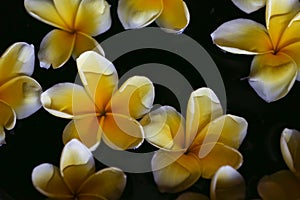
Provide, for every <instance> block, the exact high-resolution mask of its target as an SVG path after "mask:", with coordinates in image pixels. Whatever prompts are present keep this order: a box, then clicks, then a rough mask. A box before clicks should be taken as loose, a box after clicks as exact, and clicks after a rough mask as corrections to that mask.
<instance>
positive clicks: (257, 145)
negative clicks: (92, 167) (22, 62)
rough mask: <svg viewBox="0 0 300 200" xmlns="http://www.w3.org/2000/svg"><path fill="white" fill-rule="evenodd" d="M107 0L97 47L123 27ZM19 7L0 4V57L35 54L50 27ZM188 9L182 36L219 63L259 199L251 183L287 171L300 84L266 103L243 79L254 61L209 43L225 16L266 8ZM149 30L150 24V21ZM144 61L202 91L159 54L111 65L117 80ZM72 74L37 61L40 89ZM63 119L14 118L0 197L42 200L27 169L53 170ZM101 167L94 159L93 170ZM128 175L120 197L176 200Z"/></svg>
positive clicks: (162, 93) (179, 64) (137, 54)
mask: <svg viewBox="0 0 300 200" xmlns="http://www.w3.org/2000/svg"><path fill="white" fill-rule="evenodd" d="M108 2H109V3H110V4H111V5H112V6H111V14H112V20H113V24H112V27H111V28H110V29H109V31H107V32H106V33H104V34H102V35H99V36H97V37H95V39H96V40H97V41H98V42H99V43H100V42H101V41H103V40H105V39H107V38H109V37H110V36H112V35H115V34H117V33H120V32H122V31H123V30H124V29H123V28H122V26H121V24H120V22H119V20H118V17H117V14H116V9H117V1H113V0H108ZM23 3H24V2H23V1H22V0H5V1H2V2H1V5H0V15H1V22H0V25H1V29H0V53H1V54H2V53H3V52H4V51H5V50H6V49H7V48H8V47H9V46H10V45H11V44H13V43H15V42H20V41H24V42H27V43H30V44H33V45H34V46H35V50H36V52H37V51H38V49H39V45H40V42H41V40H42V38H43V37H44V36H45V35H46V34H47V33H48V32H49V31H51V30H52V29H53V27H51V26H49V25H47V24H45V23H42V22H40V21H38V20H36V19H34V18H32V17H31V16H30V15H29V14H28V13H27V12H26V10H25V8H24V6H23ZM186 4H187V6H188V7H189V11H190V14H191V22H190V25H189V26H188V28H187V29H186V30H185V32H184V33H185V34H186V35H188V36H190V37H191V38H193V39H194V40H196V41H197V42H198V43H199V44H201V45H202V46H203V47H204V48H205V49H206V51H207V52H208V53H209V54H210V55H211V57H212V58H213V60H214V61H215V63H216V65H217V66H218V69H219V71H220V73H221V75H222V78H223V81H224V84H225V88H226V95H227V113H230V114H235V115H238V116H241V117H244V118H246V120H247V121H248V123H249V128H248V134H247V136H246V138H245V140H244V142H243V144H242V145H241V147H240V152H241V153H242V154H243V156H244V163H243V165H242V167H241V168H240V169H239V172H240V173H241V174H242V175H243V177H244V178H245V181H246V184H247V199H253V198H258V194H257V190H256V186H257V182H258V181H259V179H260V178H261V177H262V176H264V175H267V174H271V173H274V172H276V171H278V170H280V169H285V168H287V167H286V165H285V163H284V161H283V159H282V156H281V152H280V149H279V138H280V134H281V131H282V130H283V129H284V128H285V127H288V128H295V129H298V130H300V124H299V123H298V121H299V119H298V115H297V114H298V113H299V111H300V105H299V100H300V92H299V91H300V84H299V83H298V82H296V83H295V85H294V86H293V88H292V89H291V91H290V92H289V94H288V95H287V96H286V97H284V98H283V99H281V100H279V101H277V102H274V103H266V102H264V101H263V100H262V99H261V98H260V97H259V96H258V95H257V94H256V93H255V92H254V90H253V89H252V88H251V87H250V85H249V84H248V82H247V80H241V79H242V78H244V77H247V76H248V75H249V70H250V63H251V60H252V57H251V56H244V55H234V54H230V53H225V52H223V51H221V50H220V49H218V48H217V47H216V46H214V45H213V44H212V42H211V38H210V34H211V32H213V31H214V30H215V29H216V28H217V27H218V26H220V25H221V24H222V23H224V22H227V21H229V20H231V19H236V18H248V19H253V20H255V21H258V22H261V23H263V24H264V12H265V9H264V8H262V9H261V10H259V11H257V12H254V13H252V14H250V15H247V14H245V13H243V12H242V11H240V10H239V9H238V8H236V7H235V6H234V5H233V4H232V3H231V1H229V0H210V1H195V0H193V1H186ZM151 26H156V25H155V24H151ZM145 40H147V38H145ZM104 51H105V49H104ZM149 62H158V63H162V64H166V65H168V66H171V67H173V68H175V69H176V70H178V71H179V72H180V73H182V74H183V75H184V76H185V77H186V78H187V79H188V80H189V81H190V83H191V84H192V86H193V87H194V89H197V88H199V87H203V86H206V85H205V83H204V81H203V79H202V77H201V75H199V74H195V73H193V71H192V66H190V65H189V64H188V63H187V62H186V61H185V60H183V59H182V58H180V57H178V56H176V55H173V54H170V53H168V52H163V51H160V50H139V51H134V52H131V53H128V54H125V55H123V56H121V57H120V58H118V59H117V60H116V61H115V62H114V64H115V66H116V68H117V70H118V73H119V76H122V74H123V73H125V72H126V71H128V70H129V69H131V68H133V67H134V66H137V65H140V64H144V63H149ZM76 70H77V69H76V65H75V62H74V60H72V59H70V60H69V61H68V62H67V63H66V64H65V66H64V67H62V68H60V69H57V70H53V69H52V68H50V69H49V70H46V69H42V68H40V67H39V64H38V59H37V58H36V66H35V72H34V74H33V77H34V78H35V79H36V80H37V81H38V82H39V83H40V84H41V86H42V88H43V90H44V91H45V90H46V89H48V88H50V87H51V86H53V85H54V84H56V83H60V82H74V78H75V76H76V74H77V71H76ZM0 76H2V74H0ZM155 102H156V103H160V104H166V105H172V106H174V107H176V108H177V109H178V110H179V109H180V108H179V107H178V101H177V100H176V98H175V96H174V95H173V94H172V92H171V91H169V90H168V89H167V88H164V87H160V86H157V87H156V97H155ZM0 115H1V113H0ZM0 117H1V116H0ZM68 121H69V120H65V119H61V118H58V117H54V116H52V115H50V114H49V113H47V112H46V111H45V110H43V109H42V108H41V109H40V110H39V111H38V112H36V113H35V114H33V115H32V116H31V117H29V118H26V119H23V120H18V121H17V124H16V126H15V128H14V129H13V131H7V133H6V142H7V144H6V145H3V146H2V147H0V188H1V189H0V193H3V194H6V195H7V196H10V198H9V197H1V196H0V199H5V198H8V199H16V200H23V199H24V200H29V199H36V200H39V199H45V197H44V196H43V195H41V194H40V193H39V192H37V190H35V188H34V187H33V186H32V183H31V172H32V170H33V168H34V167H35V166H37V165H39V164H42V163H52V164H54V165H56V166H58V165H59V159H60V154H61V150H62V148H63V144H62V141H61V134H62V130H63V129H64V127H65V125H66V124H67V123H68ZM142 150H145V151H147V150H151V148H150V147H149V145H147V144H145V145H144V146H142ZM103 167H104V166H103V165H102V164H101V163H99V162H97V168H98V169H101V168H103ZM127 177H128V179H127V186H126V188H125V191H124V194H123V196H122V199H128V200H137V199H144V200H148V199H161V200H163V199H175V198H176V197H177V196H178V195H179V194H161V193H159V192H158V190H157V188H156V185H155V183H154V181H153V177H152V174H151V173H144V174H130V173H127ZM209 183H210V182H209V180H204V179H200V180H199V181H198V182H197V183H196V184H195V185H194V186H192V187H191V188H189V189H188V190H189V191H195V192H201V193H203V194H206V195H208V191H209Z"/></svg>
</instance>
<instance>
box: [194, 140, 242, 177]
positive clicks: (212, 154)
mask: <svg viewBox="0 0 300 200" xmlns="http://www.w3.org/2000/svg"><path fill="white" fill-rule="evenodd" d="M193 152H195V153H197V152H198V157H199V158H200V165H201V168H202V177H203V178H208V179H209V178H212V176H213V175H214V174H215V173H216V171H217V170H218V169H219V168H220V167H222V166H224V165H229V166H231V167H233V168H235V169H238V168H239V167H240V166H241V165H242V163H243V156H242V154H240V152H238V151H237V150H236V149H234V148H231V147H229V146H226V145H224V144H222V143H206V144H203V145H201V146H200V149H199V150H198V151H193Z"/></svg>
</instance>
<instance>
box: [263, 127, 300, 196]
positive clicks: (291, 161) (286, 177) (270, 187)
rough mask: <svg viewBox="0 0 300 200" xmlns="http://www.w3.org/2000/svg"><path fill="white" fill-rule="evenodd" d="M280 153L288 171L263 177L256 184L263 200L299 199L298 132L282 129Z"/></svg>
mask: <svg viewBox="0 0 300 200" xmlns="http://www.w3.org/2000/svg"><path fill="white" fill-rule="evenodd" d="M280 147H281V153H282V156H283V158H284V161H285V163H286V165H287V166H288V168H289V169H290V170H281V171H278V172H276V173H274V174H271V175H270V176H264V177H263V178H262V179H261V180H260V181H259V184H258V192H259V195H260V196H261V197H262V198H263V199H264V200H277V199H278V200H290V199H300V190H299V188H300V165H299V163H300V162H299V161H300V158H299V152H300V132H299V131H297V130H292V129H287V128H286V129H284V130H283V132H282V134H281V138H280Z"/></svg>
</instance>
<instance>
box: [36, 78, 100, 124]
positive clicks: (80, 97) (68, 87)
mask: <svg viewBox="0 0 300 200" xmlns="http://www.w3.org/2000/svg"><path fill="white" fill-rule="evenodd" d="M41 102H42V105H43V107H44V109H46V110H47V111H48V112H49V113H51V114H52V115H55V116H57V117H62V118H68V119H70V118H73V117H74V116H77V115H84V114H91V113H92V114H93V113H95V106H94V103H93V102H92V101H91V100H90V98H89V96H88V94H87V93H86V91H85V89H84V88H83V87H82V86H80V85H76V84H73V83H59V84H56V85H54V86H53V87H51V88H49V89H48V90H46V91H45V92H43V93H42V95H41Z"/></svg>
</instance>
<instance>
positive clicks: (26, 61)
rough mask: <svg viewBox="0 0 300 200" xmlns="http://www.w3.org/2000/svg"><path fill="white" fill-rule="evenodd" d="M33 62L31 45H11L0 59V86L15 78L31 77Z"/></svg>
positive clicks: (18, 43) (32, 47)
mask: <svg viewBox="0 0 300 200" xmlns="http://www.w3.org/2000/svg"><path fill="white" fill-rule="evenodd" d="M34 60H35V56H34V46H33V45H29V44H27V43H25V42H17V43H14V44H12V45H11V46H10V47H9V48H8V49H7V50H6V51H5V52H4V53H3V54H2V56H1V58H0V74H1V77H0V85H2V84H3V83H5V82H6V81H8V80H10V79H12V78H14V77H17V76H22V75H27V76H31V75H32V73H33V70H34Z"/></svg>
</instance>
